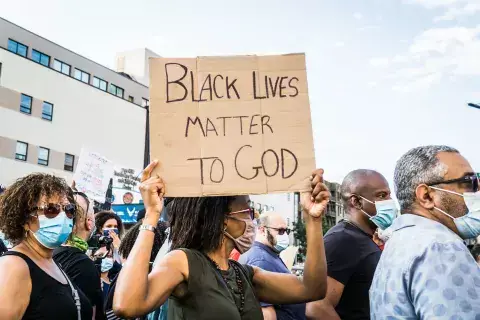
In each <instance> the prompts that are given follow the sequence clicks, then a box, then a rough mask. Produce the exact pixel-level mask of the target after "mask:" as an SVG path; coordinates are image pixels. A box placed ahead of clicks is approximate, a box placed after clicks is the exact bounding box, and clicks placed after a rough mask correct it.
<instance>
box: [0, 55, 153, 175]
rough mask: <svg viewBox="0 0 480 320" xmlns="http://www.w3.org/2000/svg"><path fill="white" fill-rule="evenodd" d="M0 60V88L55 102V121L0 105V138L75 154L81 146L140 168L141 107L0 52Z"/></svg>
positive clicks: (141, 150)
mask: <svg viewBox="0 0 480 320" xmlns="http://www.w3.org/2000/svg"><path fill="white" fill-rule="evenodd" d="M0 63H2V74H1V79H0V84H1V85H2V86H3V87H6V88H9V89H12V90H15V91H18V92H21V93H25V94H28V95H31V96H33V97H34V98H38V99H42V100H45V101H48V102H50V103H53V104H54V111H53V122H47V121H43V120H41V119H38V118H34V117H32V116H27V115H24V114H21V113H20V112H16V111H13V110H8V109H6V108H2V107H0V136H4V137H8V138H11V139H15V140H22V141H25V142H28V143H31V144H35V145H40V146H44V147H47V148H50V149H53V150H55V151H59V152H66V153H71V154H75V155H77V156H78V155H79V154H80V149H81V147H82V145H85V146H87V147H88V148H90V149H91V150H94V151H96V152H99V153H101V154H103V155H104V156H106V157H107V158H109V159H110V160H112V161H113V162H114V163H121V164H122V165H125V166H128V167H133V168H141V167H142V166H143V153H144V141H145V109H143V108H140V107H138V106H135V105H133V104H131V103H129V102H127V101H123V100H121V99H118V98H115V97H113V96H111V95H110V94H107V93H105V92H102V91H100V90H98V89H96V88H93V87H90V86H87V85H85V84H83V83H80V82H79V81H77V80H75V79H73V78H68V77H66V76H64V75H62V74H59V73H57V72H55V71H53V70H50V69H48V68H45V67H43V66H41V65H38V64H36V63H34V62H32V61H29V60H27V59H24V58H22V57H18V56H16V55H14V54H12V53H10V52H7V51H4V50H0ZM2 163H3V162H2ZM20 166H28V165H27V164H25V163H17V164H8V168H11V169H12V170H17V169H15V168H17V167H18V168H19V167H20ZM33 167H35V170H34V171H38V170H39V169H38V167H37V166H33ZM5 170H7V167H3V165H2V166H1V167H0V171H2V172H3V171H5ZM18 170H19V171H18V172H19V174H22V173H24V171H25V170H27V169H23V168H22V169H18ZM27 171H28V170H27ZM10 174H13V175H15V172H9V175H10ZM66 174H67V173H66ZM67 175H68V174H67ZM0 182H1V181H0Z"/></svg>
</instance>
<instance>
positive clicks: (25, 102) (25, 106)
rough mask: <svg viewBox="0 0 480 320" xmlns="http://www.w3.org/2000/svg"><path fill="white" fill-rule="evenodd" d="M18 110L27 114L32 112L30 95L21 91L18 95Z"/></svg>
mask: <svg viewBox="0 0 480 320" xmlns="http://www.w3.org/2000/svg"><path fill="white" fill-rule="evenodd" d="M20 111H21V112H23V113H28V114H31V113H32V97H30V96H27V95H26V94H23V93H22V95H21V97H20Z"/></svg>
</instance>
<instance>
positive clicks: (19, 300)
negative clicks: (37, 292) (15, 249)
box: [0, 255, 32, 319]
mask: <svg viewBox="0 0 480 320" xmlns="http://www.w3.org/2000/svg"><path fill="white" fill-rule="evenodd" d="M0 275H1V276H0V297H2V303H1V304H0V314H2V316H5V319H20V318H22V317H23V314H24V312H25V310H26V308H27V306H28V304H29V302H30V293H31V290H32V281H31V279H30V270H29V268H28V265H27V263H26V262H25V260H23V259H22V258H20V257H17V256H10V255H8V256H3V257H2V258H0ZM4 307H5V308H4Z"/></svg>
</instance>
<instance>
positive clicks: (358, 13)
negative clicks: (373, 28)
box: [353, 12, 363, 20]
mask: <svg viewBox="0 0 480 320" xmlns="http://www.w3.org/2000/svg"><path fill="white" fill-rule="evenodd" d="M353 17H354V18H355V19H357V20H362V19H363V14H361V13H360V12H355V13H354V14H353Z"/></svg>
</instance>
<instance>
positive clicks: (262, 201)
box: [250, 181, 345, 227]
mask: <svg viewBox="0 0 480 320" xmlns="http://www.w3.org/2000/svg"><path fill="white" fill-rule="evenodd" d="M325 184H326V185H327V187H328V189H329V190H330V194H331V198H330V202H329V203H328V206H327V212H326V213H325V218H324V219H325V221H326V223H327V225H328V226H329V227H333V226H334V225H336V224H337V223H338V222H339V221H340V220H342V219H343V218H344V217H345V210H344V207H343V203H342V197H341V193H340V185H339V184H338V183H335V182H328V181H326V182H325ZM250 200H251V201H252V204H253V206H254V207H255V209H256V210H258V211H259V212H260V213H263V212H269V211H275V212H277V213H279V214H281V215H282V216H283V217H284V218H285V219H286V220H287V222H288V224H289V225H290V226H292V225H293V223H294V222H296V221H298V219H301V216H302V211H301V205H300V193H298V192H297V193H279V194H268V195H252V196H250Z"/></svg>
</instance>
